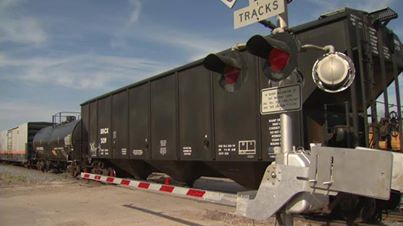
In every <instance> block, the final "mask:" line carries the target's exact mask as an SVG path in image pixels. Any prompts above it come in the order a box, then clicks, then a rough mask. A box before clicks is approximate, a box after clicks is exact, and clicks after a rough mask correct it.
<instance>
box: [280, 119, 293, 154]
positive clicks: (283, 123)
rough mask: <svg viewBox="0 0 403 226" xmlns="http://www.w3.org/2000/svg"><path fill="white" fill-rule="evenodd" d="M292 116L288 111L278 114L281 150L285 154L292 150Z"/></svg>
mask: <svg viewBox="0 0 403 226" xmlns="http://www.w3.org/2000/svg"><path fill="white" fill-rule="evenodd" d="M292 133H293V131H292V118H291V116H290V113H282V114H281V115H280V134H281V152H282V153H283V154H287V153H288V152H290V150H292V146H293V143H292V140H293V136H292Z"/></svg>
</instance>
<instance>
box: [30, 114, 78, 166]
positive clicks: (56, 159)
mask: <svg viewBox="0 0 403 226" xmlns="http://www.w3.org/2000/svg"><path fill="white" fill-rule="evenodd" d="M52 121H53V123H52V125H51V126H48V127H45V128H43V129H41V130H40V131H39V132H38V133H37V134H36V135H35V137H34V138H33V150H34V156H35V159H36V167H37V169H39V170H42V171H47V170H50V169H56V170H60V171H64V170H66V169H67V167H68V166H69V168H70V169H71V170H73V172H72V174H77V173H79V172H80V168H79V167H77V164H76V163H77V161H79V159H80V158H81V156H80V154H81V127H80V125H81V121H80V120H79V114H77V113H74V114H73V113H71V112H67V113H66V112H60V113H57V114H55V115H54V116H53V120H52ZM78 165H79V164H78Z"/></svg>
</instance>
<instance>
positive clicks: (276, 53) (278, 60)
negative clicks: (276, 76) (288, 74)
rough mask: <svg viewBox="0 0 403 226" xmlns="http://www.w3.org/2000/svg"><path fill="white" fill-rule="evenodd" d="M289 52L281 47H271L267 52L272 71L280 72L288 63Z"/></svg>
mask: <svg viewBox="0 0 403 226" xmlns="http://www.w3.org/2000/svg"><path fill="white" fill-rule="evenodd" d="M289 59H290V54H289V53H288V52H286V51H283V50H281V49H276V48H273V49H272V50H271V51H270V52H269V56H268V63H269V65H270V66H271V71H272V72H277V73H278V72H281V71H282V70H283V69H284V68H285V67H286V66H287V64H288V61H289Z"/></svg>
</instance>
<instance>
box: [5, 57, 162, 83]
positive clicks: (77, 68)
mask: <svg viewBox="0 0 403 226" xmlns="http://www.w3.org/2000/svg"><path fill="white" fill-rule="evenodd" d="M1 59H2V60H1V61H0V69H4V70H5V71H10V72H12V73H10V74H9V75H3V76H2V77H0V81H1V80H19V81H22V82H26V83H28V84H40V85H53V86H55V85H56V86H62V87H67V88H73V89H111V88H116V87H114V85H116V84H122V83H130V82H134V81H136V80H139V79H141V78H144V77H145V76H150V75H153V74H155V73H157V72H161V71H163V70H164V69H166V68H167V66H166V65H162V64H160V63H158V62H155V61H152V60H147V59H141V58H129V57H117V56H100V55H77V56H69V57H60V58H43V57H36V58H29V59H19V58H10V57H7V56H4V55H3V56H2V57H1Z"/></svg>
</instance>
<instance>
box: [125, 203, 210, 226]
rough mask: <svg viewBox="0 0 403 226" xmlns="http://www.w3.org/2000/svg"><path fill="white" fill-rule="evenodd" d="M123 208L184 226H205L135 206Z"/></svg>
mask: <svg viewBox="0 0 403 226" xmlns="http://www.w3.org/2000/svg"><path fill="white" fill-rule="evenodd" d="M123 206H124V207H127V208H131V209H135V210H138V211H141V212H144V213H148V214H152V215H155V216H158V217H163V218H166V219H168V220H171V221H175V222H178V223H181V224H184V225H194V226H203V225H201V224H197V223H194V222H191V221H187V220H183V219H179V218H176V217H171V216H168V215H165V214H163V213H159V212H155V211H152V210H148V209H143V208H140V207H137V206H133V205H123Z"/></svg>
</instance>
